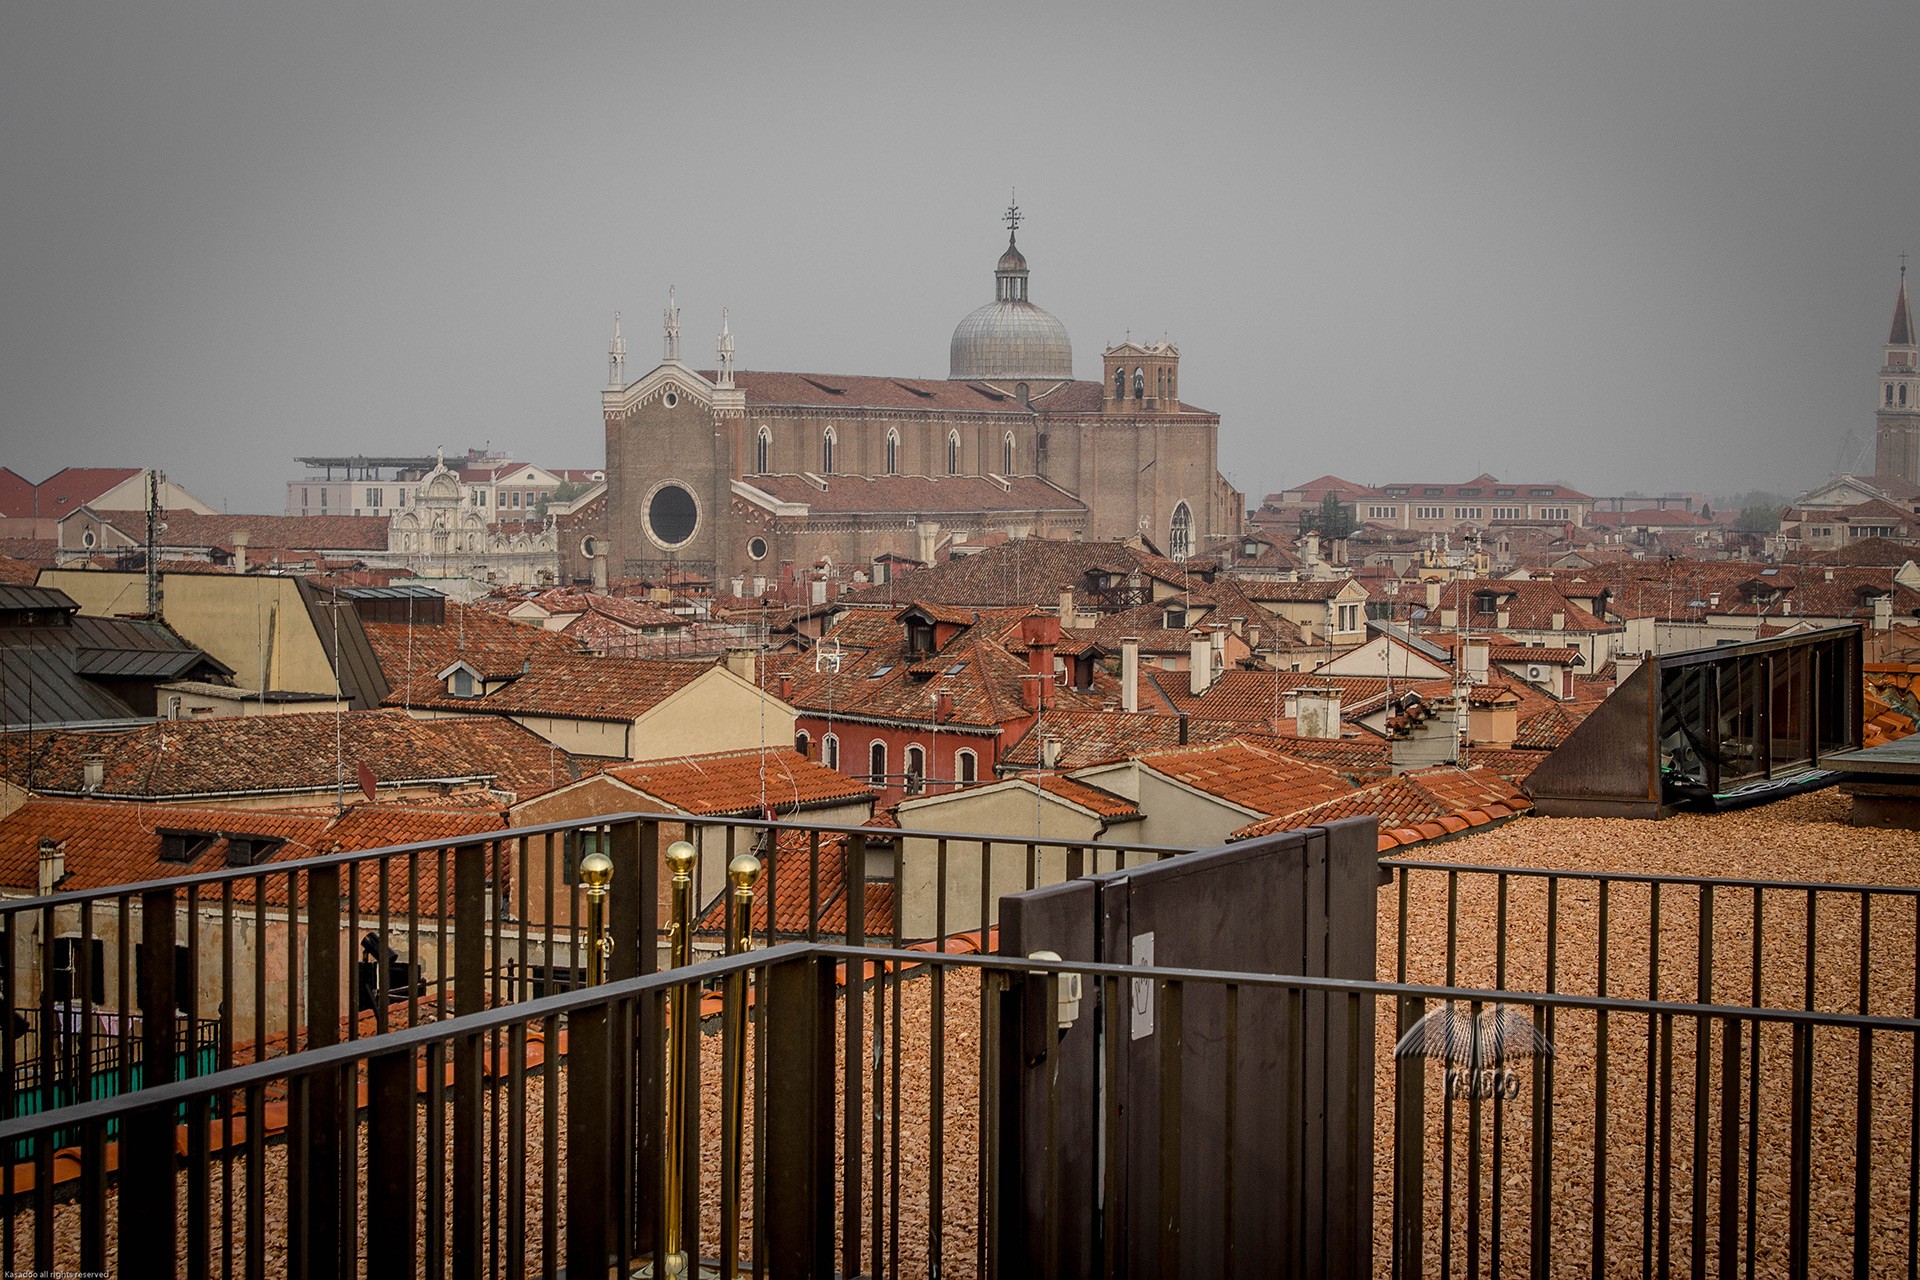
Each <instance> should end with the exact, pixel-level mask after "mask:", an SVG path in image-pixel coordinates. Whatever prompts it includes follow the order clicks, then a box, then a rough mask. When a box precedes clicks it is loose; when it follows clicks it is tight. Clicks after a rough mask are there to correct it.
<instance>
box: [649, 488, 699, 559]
mask: <svg viewBox="0 0 1920 1280" xmlns="http://www.w3.org/2000/svg"><path fill="white" fill-rule="evenodd" d="M699 522H700V508H699V507H698V506H697V505H696V504H695V503H694V500H693V493H692V491H691V490H689V489H688V488H687V487H686V486H685V485H681V484H675V483H674V482H672V481H668V482H667V483H666V484H663V485H661V486H660V487H659V488H658V489H655V490H654V491H653V496H652V497H650V498H648V499H647V531H648V532H649V533H651V534H652V535H653V540H654V541H655V542H658V543H659V544H660V545H661V546H663V547H677V546H679V545H680V544H682V543H683V542H686V541H687V540H688V539H690V538H692V537H693V529H694V526H695V525H697V524H698V523H699Z"/></svg>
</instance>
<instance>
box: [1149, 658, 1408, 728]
mask: <svg viewBox="0 0 1920 1280" xmlns="http://www.w3.org/2000/svg"><path fill="white" fill-rule="evenodd" d="M1182 678H1183V679H1184V677H1182ZM1329 686H1331V687H1332V688H1335V689H1338V690H1339V691H1340V714H1341V716H1342V717H1345V718H1352V717H1354V716H1362V715H1368V714H1371V713H1372V712H1373V711H1375V710H1377V709H1379V707H1380V706H1381V705H1382V704H1383V703H1385V701H1386V698H1387V690H1388V688H1389V686H1390V682H1389V681H1387V680H1386V679H1384V678H1381V677H1377V676H1327V675H1321V674H1319V673H1317V672H1311V671H1243V670H1236V671H1222V672H1221V673H1220V674H1219V675H1218V676H1217V677H1215V678H1214V682H1213V684H1212V686H1211V687H1209V688H1208V690H1207V691H1206V692H1205V693H1203V694H1201V695H1200V696H1199V698H1197V699H1194V698H1191V697H1189V699H1188V700H1187V703H1186V705H1187V706H1189V707H1190V708H1191V710H1192V712H1193V714H1194V715H1195V716H1196V717H1202V718H1205V719H1209V720H1231V721H1235V722H1237V723H1240V724H1251V725H1271V724H1272V723H1273V722H1274V721H1275V720H1276V719H1278V718H1280V717H1283V716H1285V715H1286V713H1287V699H1286V695H1287V694H1288V693H1291V692H1293V691H1295V690H1298V689H1302V688H1306V689H1317V688H1324V687H1329ZM1391 687H1392V688H1394V690H1395V691H1396V692H1401V693H1404V692H1406V691H1407V690H1408V689H1409V688H1411V686H1410V685H1408V683H1407V682H1406V681H1405V680H1400V681H1397V682H1391ZM1176 696H1177V694H1176Z"/></svg>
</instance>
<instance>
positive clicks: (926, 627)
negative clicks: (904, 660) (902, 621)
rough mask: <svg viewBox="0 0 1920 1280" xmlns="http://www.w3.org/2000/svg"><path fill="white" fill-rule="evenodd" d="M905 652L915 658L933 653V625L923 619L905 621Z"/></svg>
mask: <svg viewBox="0 0 1920 1280" xmlns="http://www.w3.org/2000/svg"><path fill="white" fill-rule="evenodd" d="M907 651H908V653H909V654H910V655H911V656H913V657H915V658H924V657H925V656H926V655H927V654H929V653H932V652H933V624H932V623H931V622H928V621H926V620H925V619H923V618H909V619H908V620H907Z"/></svg>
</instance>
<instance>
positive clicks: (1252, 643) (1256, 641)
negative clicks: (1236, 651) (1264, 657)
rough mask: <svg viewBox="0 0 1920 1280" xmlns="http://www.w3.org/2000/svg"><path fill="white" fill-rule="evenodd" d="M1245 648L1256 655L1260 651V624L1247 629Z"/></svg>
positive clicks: (1251, 625) (1254, 624)
mask: <svg viewBox="0 0 1920 1280" xmlns="http://www.w3.org/2000/svg"><path fill="white" fill-rule="evenodd" d="M1247 648H1249V649H1252V650H1253V651H1254V652H1256V653H1258V652H1259V650H1260V624H1259V623H1257V622H1255V623H1252V624H1250V625H1249V626H1248V627H1247Z"/></svg>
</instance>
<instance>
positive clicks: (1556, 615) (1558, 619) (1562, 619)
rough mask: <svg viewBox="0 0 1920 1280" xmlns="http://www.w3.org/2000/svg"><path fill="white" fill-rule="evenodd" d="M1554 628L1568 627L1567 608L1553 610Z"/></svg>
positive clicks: (1559, 629) (1560, 629) (1557, 629)
mask: <svg viewBox="0 0 1920 1280" xmlns="http://www.w3.org/2000/svg"><path fill="white" fill-rule="evenodd" d="M1553 629H1554V630H1555V631H1565V630H1566V629H1567V611H1566V610H1565V609H1555V610H1554V611H1553Z"/></svg>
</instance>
